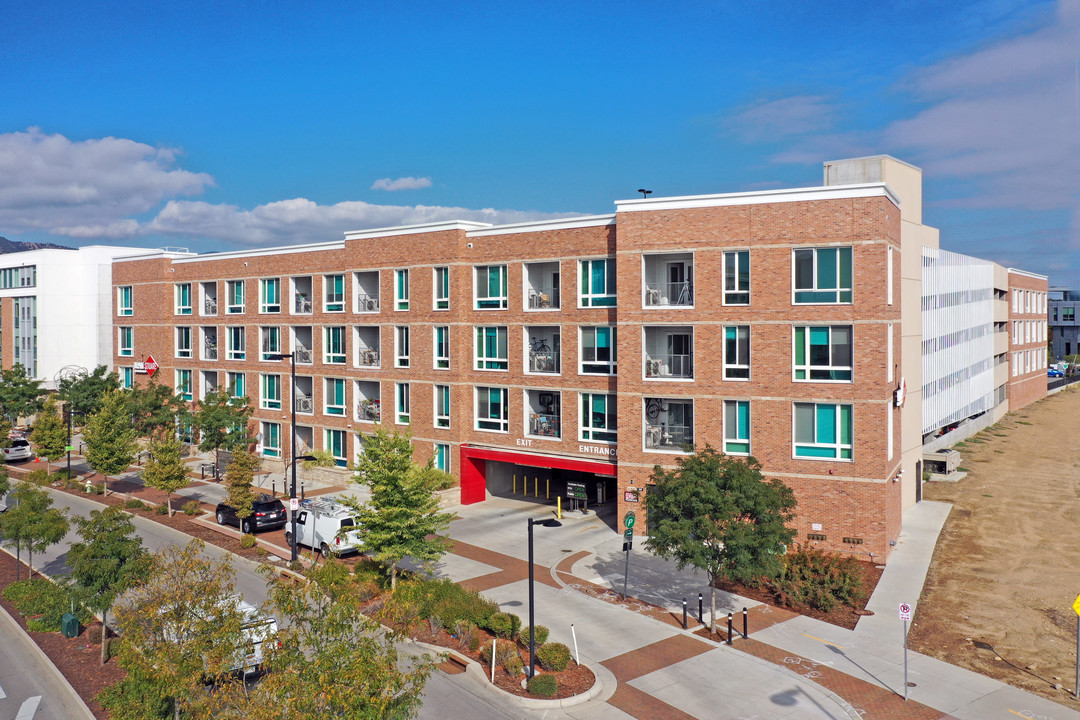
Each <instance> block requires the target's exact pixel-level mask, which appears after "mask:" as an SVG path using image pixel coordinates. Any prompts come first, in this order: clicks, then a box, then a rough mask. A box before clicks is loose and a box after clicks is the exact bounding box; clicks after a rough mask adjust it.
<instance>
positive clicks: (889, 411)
mask: <svg viewBox="0 0 1080 720" xmlns="http://www.w3.org/2000/svg"><path fill="white" fill-rule="evenodd" d="M885 420H886V427H885V455H886V459H888V460H892V456H893V408H892V403H890V404H888V405H886V406H885Z"/></svg>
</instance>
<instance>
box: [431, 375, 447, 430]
mask: <svg viewBox="0 0 1080 720" xmlns="http://www.w3.org/2000/svg"><path fill="white" fill-rule="evenodd" d="M435 427H437V428H448V427H450V386H449V385H436V386H435Z"/></svg>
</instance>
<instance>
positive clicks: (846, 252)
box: [792, 247, 852, 305]
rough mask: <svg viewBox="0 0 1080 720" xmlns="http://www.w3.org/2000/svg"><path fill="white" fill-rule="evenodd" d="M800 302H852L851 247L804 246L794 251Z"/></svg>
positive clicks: (797, 297)
mask: <svg viewBox="0 0 1080 720" xmlns="http://www.w3.org/2000/svg"><path fill="white" fill-rule="evenodd" d="M792 257H793V261H794V264H795V271H794V281H795V298H794V299H795V303H796V304H803V303H806V304H833V305H836V304H842V303H850V302H851V297H852V283H851V248H850V247H828V248H802V249H799V250H793V251H792Z"/></svg>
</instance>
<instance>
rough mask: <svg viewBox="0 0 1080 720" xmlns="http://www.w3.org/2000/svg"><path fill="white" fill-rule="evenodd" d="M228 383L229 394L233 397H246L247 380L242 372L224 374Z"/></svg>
mask: <svg viewBox="0 0 1080 720" xmlns="http://www.w3.org/2000/svg"><path fill="white" fill-rule="evenodd" d="M225 378H226V380H227V381H228V384H229V394H230V395H231V396H232V397H234V398H244V397H247V382H246V378H245V376H244V373H242V372H231V373H227V374H226V375H225Z"/></svg>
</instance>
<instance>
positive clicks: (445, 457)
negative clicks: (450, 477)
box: [433, 443, 450, 473]
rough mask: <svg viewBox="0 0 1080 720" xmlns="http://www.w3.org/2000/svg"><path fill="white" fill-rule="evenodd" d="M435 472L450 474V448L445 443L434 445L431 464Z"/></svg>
mask: <svg viewBox="0 0 1080 720" xmlns="http://www.w3.org/2000/svg"><path fill="white" fill-rule="evenodd" d="M433 464H434V466H435V469H436V470H442V471H443V472H447V473H448V472H450V446H449V445H447V444H446V443H435V456H434V462H433Z"/></svg>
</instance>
